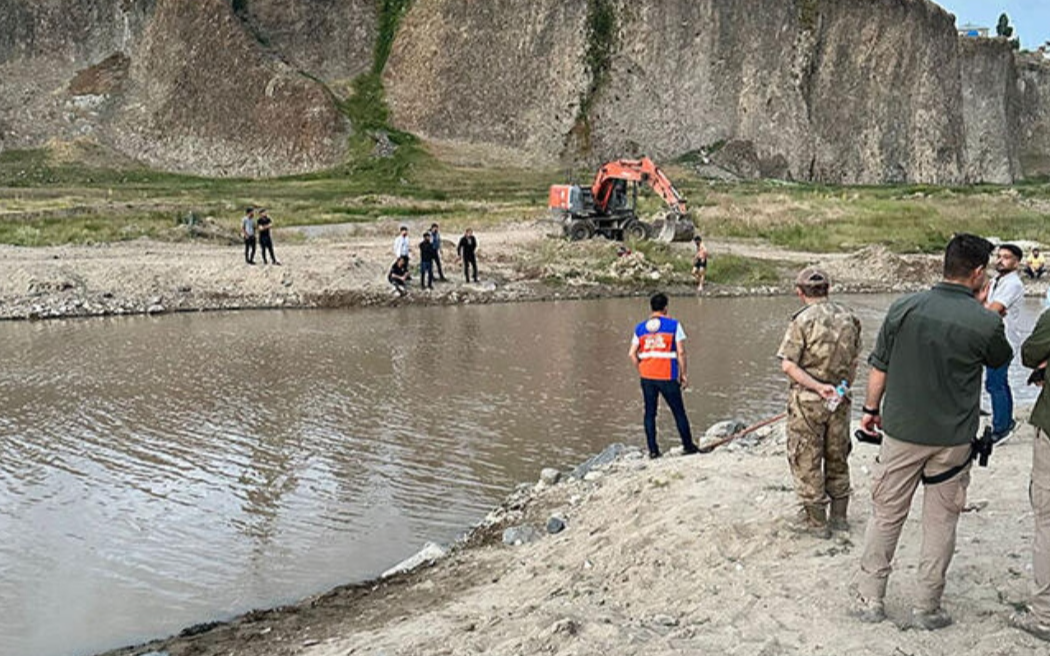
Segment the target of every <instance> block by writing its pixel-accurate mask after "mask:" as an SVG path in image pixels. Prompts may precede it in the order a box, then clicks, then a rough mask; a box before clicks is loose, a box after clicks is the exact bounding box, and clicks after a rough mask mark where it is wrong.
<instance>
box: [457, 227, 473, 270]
mask: <svg viewBox="0 0 1050 656" xmlns="http://www.w3.org/2000/svg"><path fill="white" fill-rule="evenodd" d="M477 250H478V240H477V239H476V238H475V237H474V231H473V230H471V229H470V228H467V231H466V232H464V233H463V236H462V237H460V238H459V244H458V245H457V246H456V254H457V255H458V256H459V257H461V258H463V275H464V277H466V279H467V282H470V269H471V267H473V268H474V282H477V281H478V258H477Z"/></svg>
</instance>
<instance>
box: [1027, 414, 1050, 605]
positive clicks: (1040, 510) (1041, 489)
mask: <svg viewBox="0 0 1050 656" xmlns="http://www.w3.org/2000/svg"><path fill="white" fill-rule="evenodd" d="M1029 496H1030V497H1031V500H1032V512H1033V514H1034V515H1035V540H1034V541H1033V543H1032V572H1033V575H1034V577H1035V585H1034V586H1033V588H1032V598H1031V600H1030V601H1029V602H1028V605H1029V607H1030V608H1031V609H1032V615H1034V616H1035V618H1036V619H1037V620H1039V623H1040V624H1050V438H1048V437H1047V434H1046V432H1045V431H1042V430H1037V431H1036V432H1035V440H1034V443H1033V445H1032V485H1031V487H1030V488H1029Z"/></svg>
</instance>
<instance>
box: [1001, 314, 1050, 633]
mask: <svg viewBox="0 0 1050 656" xmlns="http://www.w3.org/2000/svg"><path fill="white" fill-rule="evenodd" d="M1048 358H1050V311H1046V312H1043V314H1042V316H1040V317H1039V321H1038V322H1036V324H1035V329H1034V330H1033V331H1032V334H1031V335H1030V336H1029V337H1028V339H1026V340H1025V341H1024V344H1022V345H1021V362H1022V363H1023V364H1024V366H1026V367H1029V368H1031V369H1037V370H1038V369H1042V370H1043V372H1044V373H1045V370H1046V369H1045V368H1046V361H1047V359H1048ZM1042 387H1043V390H1042V391H1041V392H1040V393H1039V399H1038V400H1037V401H1036V402H1035V407H1034V408H1033V409H1032V416H1031V417H1030V418H1029V419H1028V421H1029V423H1031V424H1032V425H1033V426H1035V429H1036V430H1035V439H1034V440H1033V445H1032V481H1031V486H1030V487H1029V488H1028V489H1029V495H1028V496H1029V499H1030V500H1031V502H1032V511H1033V514H1034V515H1035V540H1034V541H1033V544H1032V574H1033V576H1034V578H1035V585H1034V587H1033V589H1032V596H1031V598H1030V599H1029V600H1028V609H1027V610H1026V611H1024V612H1020V613H1015V614H1014V615H1013V616H1012V617H1011V618H1010V623H1011V624H1013V625H1014V626H1015V627H1017V628H1019V629H1022V630H1024V631H1027V632H1028V633H1031V634H1032V635H1034V636H1035V637H1037V638H1039V639H1040V640H1046V641H1047V642H1050V397H1048V395H1047V391H1046V390H1047V388H1046V386H1045V385H1042Z"/></svg>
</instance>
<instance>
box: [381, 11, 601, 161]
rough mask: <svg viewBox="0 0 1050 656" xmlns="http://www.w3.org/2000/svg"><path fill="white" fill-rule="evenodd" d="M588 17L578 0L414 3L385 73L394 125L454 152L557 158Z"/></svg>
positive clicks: (581, 69)
mask: <svg viewBox="0 0 1050 656" xmlns="http://www.w3.org/2000/svg"><path fill="white" fill-rule="evenodd" d="M586 18H587V6H586V3H584V2H564V1H563V0H516V1H510V0H497V1H494V2H446V1H444V0H421V1H417V2H416V3H415V4H414V5H413V8H412V10H411V11H410V12H409V13H408V15H407V16H406V17H405V19H404V21H403V22H402V25H401V29H400V31H399V32H398V36H397V40H396V42H395V45H394V49H393V52H392V53H391V56H390V60H389V62H388V63H387V67H386V75H385V79H384V81H385V83H386V90H387V99H388V101H389V104H390V108H391V111H392V113H393V115H394V117H395V121H396V123H397V125H398V126H399V127H402V128H404V129H407V130H408V131H411V132H415V133H417V134H419V135H420V136H423V137H424V138H427V139H430V140H432V141H436V142H439V143H442V144H444V145H446V146H450V147H451V148H450V149H446V152H448V153H449V154H452V155H453V156H454V157H456V156H458V157H460V158H467V159H470V158H474V157H480V158H481V161H494V160H495V161H503V162H506V163H514V162H518V163H537V162H539V163H549V162H551V161H553V160H554V159H555V158H556V157H557V155H558V153H559V152H560V151H561V149H562V146H563V142H564V140H565V135H566V134H567V133H568V132H569V131H570V130H571V129H572V127H573V122H574V120H575V116H576V111H577V108H578V105H579V98H580V91H581V89H583V88H584V87H585V86H586V84H587V75H586V70H585V64H584V55H585V50H584V49H585V45H586V44H585V43H584V40H583V39H582V38H581V35H582V34H583V32H584V29H585V21H586ZM474 145H480V146H482V148H481V149H480V151H481V152H480V153H478V152H476V150H475V148H473V146H474Z"/></svg>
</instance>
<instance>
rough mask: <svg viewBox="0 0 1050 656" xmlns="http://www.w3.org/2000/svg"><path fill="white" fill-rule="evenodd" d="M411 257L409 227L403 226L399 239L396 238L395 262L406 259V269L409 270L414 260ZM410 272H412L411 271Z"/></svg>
mask: <svg viewBox="0 0 1050 656" xmlns="http://www.w3.org/2000/svg"><path fill="white" fill-rule="evenodd" d="M411 255H412V243H411V242H410V241H408V226H401V230H400V231H399V234H398V235H397V237H394V260H395V261H396V260H397V258H399V257H403V258H405V267H406V268H407V267H409V266H411V265H410V264H409V262H410V261H411V259H412V258H411V257H410V256H411ZM408 270H409V271H411V269H408ZM409 277H411V276H409Z"/></svg>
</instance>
